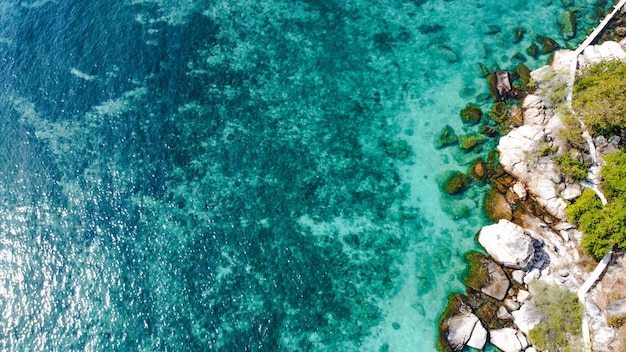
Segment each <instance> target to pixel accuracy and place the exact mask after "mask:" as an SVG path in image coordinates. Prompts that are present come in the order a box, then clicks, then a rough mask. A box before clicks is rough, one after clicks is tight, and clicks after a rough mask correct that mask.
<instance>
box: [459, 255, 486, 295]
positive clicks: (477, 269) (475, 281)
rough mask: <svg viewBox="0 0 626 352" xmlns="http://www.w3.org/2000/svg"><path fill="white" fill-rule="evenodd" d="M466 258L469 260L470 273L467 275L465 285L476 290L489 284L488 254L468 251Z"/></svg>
mask: <svg viewBox="0 0 626 352" xmlns="http://www.w3.org/2000/svg"><path fill="white" fill-rule="evenodd" d="M465 259H467V261H468V262H469V268H468V273H467V275H465V280H464V281H465V286H467V287H471V288H473V289H474V290H476V291H480V289H481V288H482V287H483V286H485V284H487V282H488V281H489V270H488V269H487V266H486V265H485V260H487V256H486V255H484V254H482V253H478V252H474V251H472V252H468V253H467V254H466V255H465Z"/></svg>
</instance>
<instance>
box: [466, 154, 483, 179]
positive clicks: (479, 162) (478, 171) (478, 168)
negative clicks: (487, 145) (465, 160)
mask: <svg viewBox="0 0 626 352" xmlns="http://www.w3.org/2000/svg"><path fill="white" fill-rule="evenodd" d="M469 175H470V177H471V178H473V179H474V180H475V181H477V182H480V183H483V182H485V179H486V178H487V164H485V162H484V161H483V159H482V158H478V159H476V160H475V161H474V162H473V163H472V165H471V166H470V169H469Z"/></svg>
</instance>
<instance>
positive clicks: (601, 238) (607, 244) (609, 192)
mask: <svg viewBox="0 0 626 352" xmlns="http://www.w3.org/2000/svg"><path fill="white" fill-rule="evenodd" d="M604 159H605V161H606V165H605V166H604V167H603V168H602V177H603V178H604V181H603V182H602V189H603V191H604V193H605V195H606V197H607V200H608V204H607V205H605V206H602V202H600V199H599V198H598V197H597V196H596V194H595V192H594V191H592V190H590V189H588V190H586V191H585V192H583V194H582V195H581V196H580V197H579V198H578V199H577V200H576V202H575V203H574V204H571V205H569V206H568V207H567V209H566V213H567V217H568V218H569V220H570V221H572V222H575V223H577V224H578V228H579V229H580V230H581V231H582V232H584V233H585V237H584V238H583V241H582V247H583V249H584V250H585V251H586V252H587V253H589V254H590V255H592V256H593V257H594V258H596V259H600V258H602V256H604V255H605V254H606V253H607V252H608V250H609V249H610V248H611V247H612V246H614V245H617V246H618V247H621V248H626V182H625V181H626V153H623V152H616V153H614V154H611V155H607V156H605V158H604Z"/></svg>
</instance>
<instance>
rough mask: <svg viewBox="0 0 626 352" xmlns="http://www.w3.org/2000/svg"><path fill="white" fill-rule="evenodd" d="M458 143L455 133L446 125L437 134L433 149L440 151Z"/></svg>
mask: <svg viewBox="0 0 626 352" xmlns="http://www.w3.org/2000/svg"><path fill="white" fill-rule="evenodd" d="M458 141H459V137H457V135H456V133H454V129H453V128H452V127H451V126H450V125H446V126H445V127H444V128H443V129H442V130H441V132H439V133H438V134H437V138H436V140H435V148H436V149H441V148H444V147H447V146H449V145H453V144H456V143H457V142H458Z"/></svg>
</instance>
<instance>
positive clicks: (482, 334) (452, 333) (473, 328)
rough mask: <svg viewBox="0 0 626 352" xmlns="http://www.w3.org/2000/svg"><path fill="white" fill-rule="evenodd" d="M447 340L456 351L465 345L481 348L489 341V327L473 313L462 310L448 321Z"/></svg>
mask: <svg viewBox="0 0 626 352" xmlns="http://www.w3.org/2000/svg"><path fill="white" fill-rule="evenodd" d="M447 340H448V344H449V345H450V347H452V348H453V349H454V350H455V351H460V350H462V349H463V348H464V346H469V347H473V348H477V349H479V350H480V349H482V348H483V347H485V344H486V343H487V329H485V327H484V326H483V324H482V323H481V322H480V320H479V319H478V317H477V316H476V315H474V314H473V313H470V312H461V313H459V314H457V315H455V316H453V317H452V318H450V320H449V321H448V336H447Z"/></svg>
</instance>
